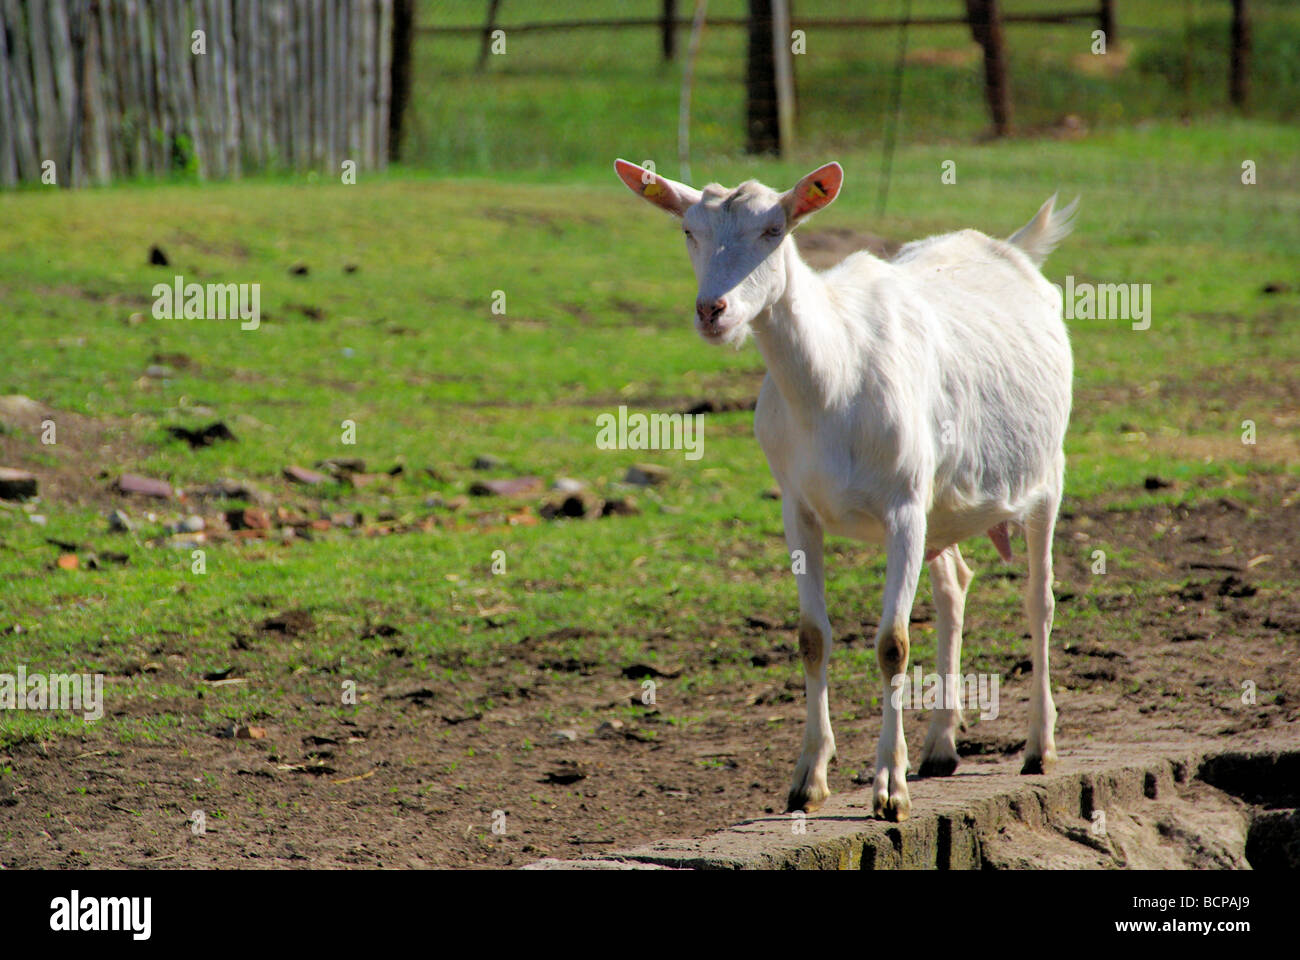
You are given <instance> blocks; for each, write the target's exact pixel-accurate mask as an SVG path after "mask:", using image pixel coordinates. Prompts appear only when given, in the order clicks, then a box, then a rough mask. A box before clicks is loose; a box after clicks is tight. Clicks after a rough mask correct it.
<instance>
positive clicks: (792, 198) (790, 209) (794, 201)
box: [781, 161, 844, 227]
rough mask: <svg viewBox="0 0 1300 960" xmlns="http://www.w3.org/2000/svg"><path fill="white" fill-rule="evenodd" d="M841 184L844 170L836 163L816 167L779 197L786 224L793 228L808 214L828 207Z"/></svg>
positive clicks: (837, 193)
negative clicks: (783, 209)
mask: <svg viewBox="0 0 1300 960" xmlns="http://www.w3.org/2000/svg"><path fill="white" fill-rule="evenodd" d="M843 183H844V168H843V167H841V166H840V165H839V164H838V163H835V162H834V161H831V162H830V163H828V164H826V166H824V167H818V168H817V169H816V170H814V171H813V172H812V173H810V174H808V176H806V177H804V178H803V179H802V180H800V181H799V182H798V183H796V184H795V185H794V188H793V189H792V190H790V191H789V192H787V193H784V194H782V195H781V206H782V207H784V208H785V218H786V222H787V223H789V225H790V226H792V227H793V226H794V225H795V224H796V223H798V222H799V221H800V220H802V219H803V218H804V217H806V216H808V214H810V213H815V212H816V211H818V210H820V209H821V208H822V207H826V206H829V205H830V203H831V201H832V200H834V199H835V198H836V197H837V196H838V195H839V192H840V186H841V185H842V184H843Z"/></svg>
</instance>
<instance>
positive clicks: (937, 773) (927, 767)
mask: <svg viewBox="0 0 1300 960" xmlns="http://www.w3.org/2000/svg"><path fill="white" fill-rule="evenodd" d="M958 762H959V761H958V760H957V758H956V757H926V758H925V759H923V760H922V761H921V769H920V770H918V771H917V772H916V775H917V776H918V777H951V776H952V775H953V774H954V773H955V772H956V771H957V764H958Z"/></svg>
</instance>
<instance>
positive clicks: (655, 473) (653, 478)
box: [623, 463, 671, 487]
mask: <svg viewBox="0 0 1300 960" xmlns="http://www.w3.org/2000/svg"><path fill="white" fill-rule="evenodd" d="M670 475H671V474H670V473H669V471H668V468H667V467H661V466H659V465H658V464H654V463H638V464H635V465H633V466H630V467H628V468H627V476H626V477H624V478H623V481H624V482H625V483H630V484H633V485H635V486H638V487H657V486H659V485H660V484H661V483H666V482H667V480H668V477H669V476H670Z"/></svg>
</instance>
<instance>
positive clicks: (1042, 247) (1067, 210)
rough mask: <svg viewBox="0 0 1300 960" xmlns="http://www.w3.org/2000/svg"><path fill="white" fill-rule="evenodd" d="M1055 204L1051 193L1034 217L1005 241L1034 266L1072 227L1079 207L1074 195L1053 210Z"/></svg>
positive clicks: (1054, 198)
mask: <svg viewBox="0 0 1300 960" xmlns="http://www.w3.org/2000/svg"><path fill="white" fill-rule="evenodd" d="M1055 206H1056V194H1052V195H1051V196H1050V197H1048V199H1047V202H1046V203H1045V204H1043V205H1042V206H1041V207H1039V208H1038V212H1037V213H1036V214H1034V219H1032V220H1030V221H1029V222H1028V223H1027V224H1025V225H1024V226H1023V227H1021V228H1020V229H1019V230H1017V231H1016V232H1015V233H1013V234H1012V235H1011V236H1010V237H1008V238H1007V242H1008V243H1013V244H1015V245H1016V246H1017V247H1019V248H1020V249H1021V250H1023V251H1024V252H1025V254H1026V255H1027V256H1028V257H1029V259H1030V260H1032V261H1034V265H1035V266H1039V267H1041V266H1042V265H1043V261H1044V260H1046V259H1047V255H1048V254H1049V253H1051V252H1052V251H1053V250H1055V249H1056V245H1057V244H1059V243H1060V242H1061V241H1062V240H1064V239H1065V238H1066V236H1067V235H1068V234H1069V233H1070V231H1071V230H1072V229H1074V213H1075V211H1076V210H1078V209H1079V198H1078V197H1075V198H1074V202H1073V203H1071V204H1070V205H1069V206H1068V207H1064V208H1062V209H1060V210H1055V211H1054V210H1053V209H1052V208H1053V207H1055Z"/></svg>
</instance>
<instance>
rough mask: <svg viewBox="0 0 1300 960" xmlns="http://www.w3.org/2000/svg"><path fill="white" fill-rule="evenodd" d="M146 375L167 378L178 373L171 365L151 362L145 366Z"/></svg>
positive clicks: (161, 378)
mask: <svg viewBox="0 0 1300 960" xmlns="http://www.w3.org/2000/svg"><path fill="white" fill-rule="evenodd" d="M144 375H145V376H146V377H151V378H153V379H154V380H165V379H167V378H168V377H172V376H175V375H176V373H175V371H174V370H172V368H171V367H165V366H163V365H162V364H160V363H151V364H149V366H147V367H145V368H144Z"/></svg>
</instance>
